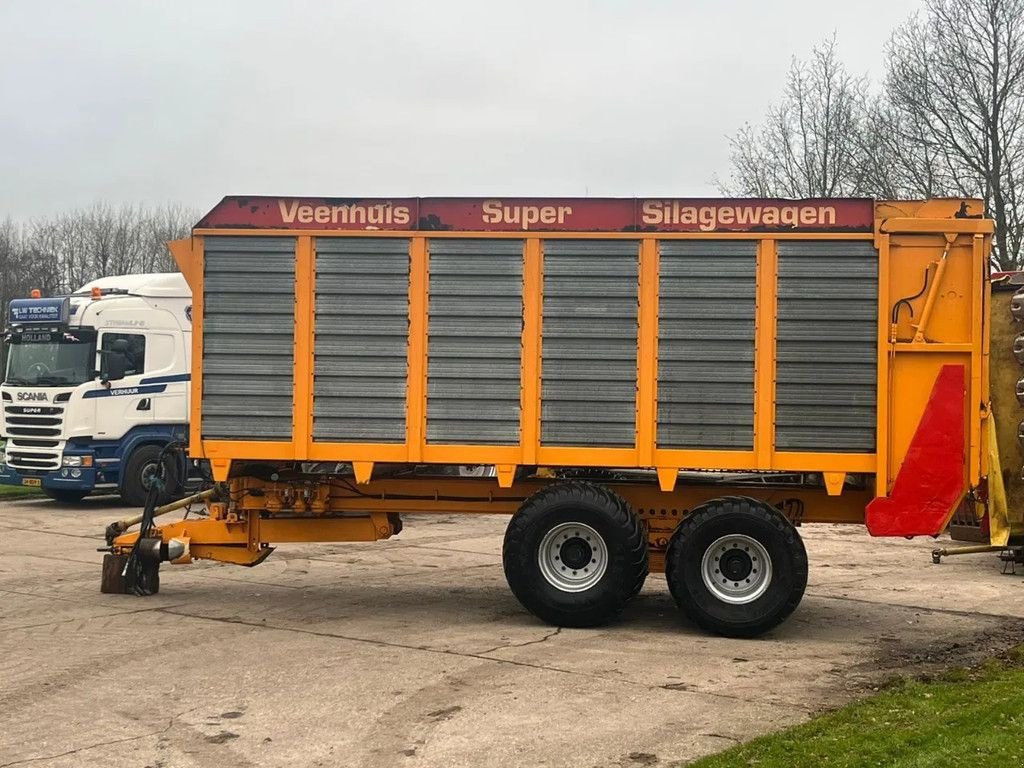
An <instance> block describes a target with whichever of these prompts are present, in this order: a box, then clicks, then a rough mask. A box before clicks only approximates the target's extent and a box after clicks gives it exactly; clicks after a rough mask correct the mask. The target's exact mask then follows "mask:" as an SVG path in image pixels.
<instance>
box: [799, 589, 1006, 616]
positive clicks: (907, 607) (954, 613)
mask: <svg viewBox="0 0 1024 768" xmlns="http://www.w3.org/2000/svg"><path fill="white" fill-rule="evenodd" d="M804 595H805V597H817V598H821V599H822V600H842V601H844V602H848V603H860V604H861V605H874V606H884V607H886V608H901V609H903V610H906V611H922V612H924V613H939V614H944V615H947V616H962V617H964V618H983V619H1002V620H1006V619H1013V620H1018V621H1020V620H1021V619H1020V617H1019V616H1015V615H1013V614H1012V613H987V612H985V611H962V610H958V609H956V608H929V607H927V606H924V605H904V604H902V603H893V602H888V601H884V600H881V601H880V600H866V599H864V598H862V597H843V596H840V595H823V594H821V593H818V592H805V593H804Z"/></svg>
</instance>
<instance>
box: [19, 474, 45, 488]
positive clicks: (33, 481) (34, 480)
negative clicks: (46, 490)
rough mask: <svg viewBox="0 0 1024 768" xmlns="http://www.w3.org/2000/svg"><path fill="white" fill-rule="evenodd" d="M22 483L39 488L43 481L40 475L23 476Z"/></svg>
mask: <svg viewBox="0 0 1024 768" xmlns="http://www.w3.org/2000/svg"><path fill="white" fill-rule="evenodd" d="M21 484H22V485H28V486H31V487H32V488H39V487H40V486H42V484H43V481H42V479H41V478H38V477H23V478H21Z"/></svg>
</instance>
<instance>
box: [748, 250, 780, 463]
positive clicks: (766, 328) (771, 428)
mask: <svg viewBox="0 0 1024 768" xmlns="http://www.w3.org/2000/svg"><path fill="white" fill-rule="evenodd" d="M778 277H779V257H778V244H777V242H776V241H775V240H762V241H761V243H760V247H759V248H758V249H757V289H756V290H757V298H756V301H755V309H754V336H755V339H756V343H755V347H754V457H755V461H756V462H757V468H758V469H768V468H770V467H771V466H772V462H773V456H774V453H775V329H776V310H777V305H778Z"/></svg>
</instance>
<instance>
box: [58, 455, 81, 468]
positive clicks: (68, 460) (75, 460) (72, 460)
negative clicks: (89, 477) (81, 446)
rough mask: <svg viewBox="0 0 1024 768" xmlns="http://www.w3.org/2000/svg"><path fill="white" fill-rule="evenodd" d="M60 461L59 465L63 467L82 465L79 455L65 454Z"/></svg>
mask: <svg viewBox="0 0 1024 768" xmlns="http://www.w3.org/2000/svg"><path fill="white" fill-rule="evenodd" d="M60 463H61V466H64V467H80V466H82V457H81V456H65V457H64V458H63V459H62V460H61V462H60Z"/></svg>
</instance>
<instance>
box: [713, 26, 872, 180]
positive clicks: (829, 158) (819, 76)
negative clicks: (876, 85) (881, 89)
mask: <svg viewBox="0 0 1024 768" xmlns="http://www.w3.org/2000/svg"><path fill="white" fill-rule="evenodd" d="M867 104H868V83H867V80H866V78H864V77H857V76H854V75H852V74H850V73H849V72H848V71H847V70H846V67H845V66H844V65H843V63H842V61H841V60H840V59H839V55H838V50H837V46H836V38H835V36H833V37H832V38H830V39H828V40H826V41H825V42H824V43H823V44H822V45H820V46H819V47H817V48H816V49H814V51H813V52H812V53H811V56H810V58H809V59H807V60H799V59H794V60H793V63H792V66H791V67H790V70H789V75H788V77H787V79H786V89H785V92H784V94H783V98H782V101H781V102H780V103H779V104H778V105H776V106H773V107H771V108H770V109H769V110H768V115H767V117H766V118H765V120H764V122H763V123H762V124H761V125H759V126H757V127H754V126H751V125H749V124H748V125H746V126H744V127H743V128H742V129H740V131H738V132H737V133H736V134H735V135H733V136H731V137H730V139H729V143H730V145H731V147H732V154H731V160H732V173H731V178H730V181H729V182H728V183H724V184H723V183H719V186H720V188H721V189H722V190H723V191H724V192H727V193H729V194H739V195H755V196H758V197H768V196H783V197H835V196H842V195H861V194H864V193H865V188H866V187H865V185H866V182H867V169H866V168H865V164H864V163H863V162H862V152H863V141H862V139H861V133H862V132H863V131H864V130H865V121H866V120H867Z"/></svg>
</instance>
